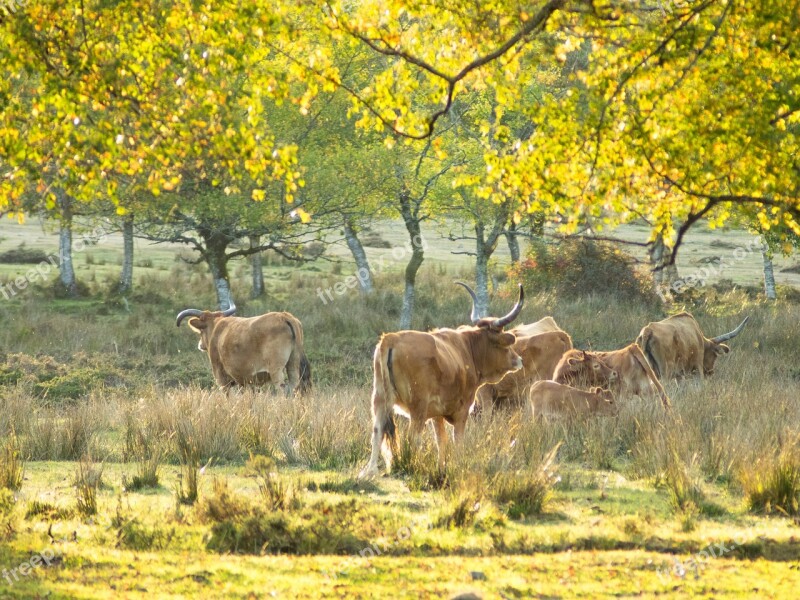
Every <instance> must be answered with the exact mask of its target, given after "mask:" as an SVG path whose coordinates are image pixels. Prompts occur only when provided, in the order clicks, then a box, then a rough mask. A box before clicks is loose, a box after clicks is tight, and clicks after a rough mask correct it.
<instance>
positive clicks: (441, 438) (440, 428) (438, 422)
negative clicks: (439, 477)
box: [433, 417, 447, 470]
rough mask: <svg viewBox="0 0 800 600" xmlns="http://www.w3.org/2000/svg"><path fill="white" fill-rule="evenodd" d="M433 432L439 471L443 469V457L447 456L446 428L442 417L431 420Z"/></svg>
mask: <svg viewBox="0 0 800 600" xmlns="http://www.w3.org/2000/svg"><path fill="white" fill-rule="evenodd" d="M433 432H434V434H436V449H437V450H438V452H439V469H440V470H441V469H444V464H445V455H446V454H447V427H446V425H445V423H444V417H434V418H433Z"/></svg>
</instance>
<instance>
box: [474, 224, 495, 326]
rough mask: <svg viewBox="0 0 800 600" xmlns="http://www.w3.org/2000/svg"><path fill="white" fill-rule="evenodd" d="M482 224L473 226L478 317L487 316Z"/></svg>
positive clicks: (487, 253) (487, 254)
mask: <svg viewBox="0 0 800 600" xmlns="http://www.w3.org/2000/svg"><path fill="white" fill-rule="evenodd" d="M490 256H491V250H489V249H488V248H487V247H486V240H485V233H484V226H483V223H478V224H477V225H475V296H476V298H477V300H476V302H475V310H476V311H477V312H478V317H481V318H482V317H485V316H486V315H488V314H489V257H490Z"/></svg>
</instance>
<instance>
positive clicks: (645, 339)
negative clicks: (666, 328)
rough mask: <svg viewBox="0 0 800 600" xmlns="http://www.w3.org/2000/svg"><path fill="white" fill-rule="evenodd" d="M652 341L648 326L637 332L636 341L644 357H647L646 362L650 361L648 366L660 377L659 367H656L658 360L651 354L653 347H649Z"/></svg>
mask: <svg viewBox="0 0 800 600" xmlns="http://www.w3.org/2000/svg"><path fill="white" fill-rule="evenodd" d="M652 341H653V332H652V331H650V328H649V327H646V328H645V329H644V331H642V333H640V334H639V337H638V338H637V340H636V343H637V344H639V347H640V348H641V349H642V352H644V355H645V357H647V362H649V363H650V366H651V367H652V368H653V372H654V373H655V375H656V377H658V378H659V379H660V378H661V369H659V368H658V361H657V360H656V357H655V355H654V354H653V349H652V348H651V343H652Z"/></svg>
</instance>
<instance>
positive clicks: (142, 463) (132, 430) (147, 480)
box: [122, 412, 166, 491]
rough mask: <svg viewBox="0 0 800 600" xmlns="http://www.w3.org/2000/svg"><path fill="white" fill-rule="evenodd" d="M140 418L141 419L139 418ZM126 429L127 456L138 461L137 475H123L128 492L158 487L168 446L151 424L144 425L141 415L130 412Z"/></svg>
mask: <svg viewBox="0 0 800 600" xmlns="http://www.w3.org/2000/svg"><path fill="white" fill-rule="evenodd" d="M137 416H138V417H140V418H137ZM126 418H127V423H126V429H125V455H126V458H127V457H130V458H133V459H134V460H136V474H135V475H134V476H133V477H131V478H130V479H128V478H127V477H126V476H124V475H123V477H122V485H123V487H124V488H125V489H126V490H130V491H135V490H140V489H142V488H154V487H158V470H159V468H160V466H161V461H162V460H163V459H164V455H165V454H166V444H165V442H164V440H163V439H161V436H160V435H159V434H158V432H156V431H155V428H154V427H153V426H152V424H150V423H142V420H141V415H134V414H133V412H128V413H127V415H126Z"/></svg>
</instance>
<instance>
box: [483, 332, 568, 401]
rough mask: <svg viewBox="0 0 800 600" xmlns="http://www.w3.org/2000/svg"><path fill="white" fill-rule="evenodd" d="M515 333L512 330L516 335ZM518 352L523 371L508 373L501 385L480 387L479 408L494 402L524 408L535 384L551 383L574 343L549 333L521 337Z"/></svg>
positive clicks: (564, 334) (563, 334) (559, 334)
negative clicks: (524, 403) (523, 405)
mask: <svg viewBox="0 0 800 600" xmlns="http://www.w3.org/2000/svg"><path fill="white" fill-rule="evenodd" d="M513 331H514V330H512V332H513ZM513 347H514V351H515V352H516V353H517V354H519V355H520V357H521V358H522V368H521V369H520V370H518V371H513V372H511V373H506V375H505V377H503V378H502V379H501V380H500V381H498V382H497V383H487V384H484V385H483V386H481V387H480V389H479V390H478V395H477V397H476V403H477V407H480V406H482V405H483V406H485V405H486V403H487V402H491V403H492V404H493V405H494V406H495V407H497V406H502V405H506V404H514V405H521V404H522V403H523V402H525V400H526V398H527V391H528V388H529V387H530V385H531V384H532V383H533V382H534V381H539V380H542V379H550V377H552V376H553V371H554V370H555V368H556V365H557V364H558V362H559V360H561V356H562V355H563V354H564V352H566V351H567V350H570V349H571V348H572V339H571V338H570V337H569V335H568V334H567V333H565V332H563V331H549V332H546V333H540V334H537V335H529V336H520V335H518V334H517V341H516V342H514V346H513Z"/></svg>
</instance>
